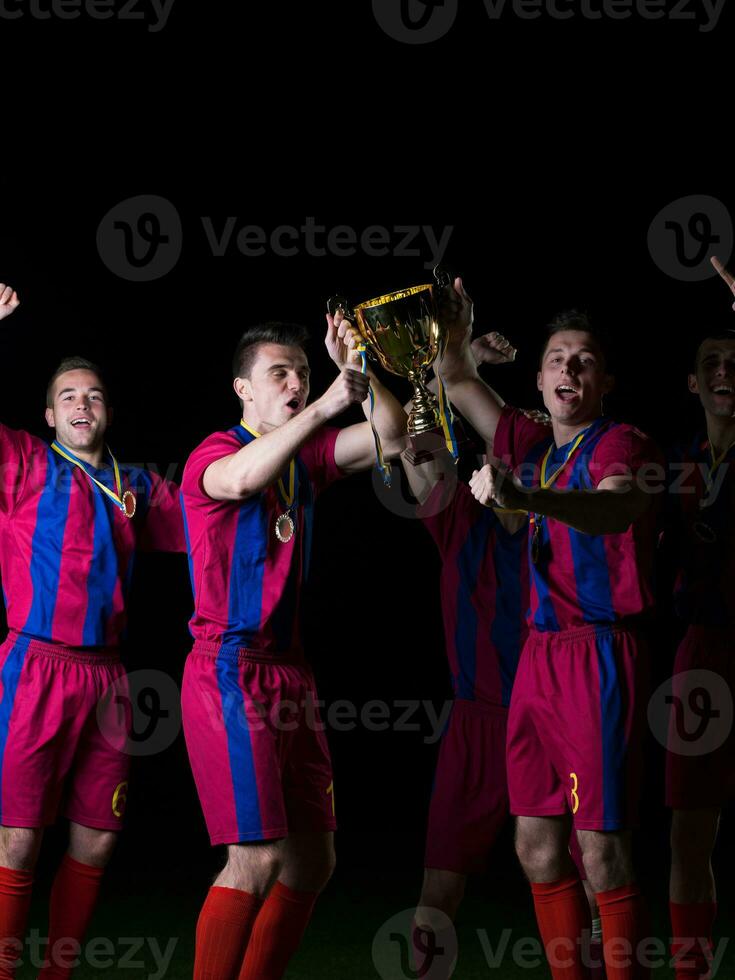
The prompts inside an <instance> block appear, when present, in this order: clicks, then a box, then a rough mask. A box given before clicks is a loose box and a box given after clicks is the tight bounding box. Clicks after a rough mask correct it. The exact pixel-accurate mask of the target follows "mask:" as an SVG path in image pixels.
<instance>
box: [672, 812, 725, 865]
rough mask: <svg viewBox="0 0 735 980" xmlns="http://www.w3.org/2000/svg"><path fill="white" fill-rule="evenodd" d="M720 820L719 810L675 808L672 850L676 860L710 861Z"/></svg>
mask: <svg viewBox="0 0 735 980" xmlns="http://www.w3.org/2000/svg"><path fill="white" fill-rule="evenodd" d="M719 820H720V811H719V810H674V811H673V813H672V815H671V852H672V856H673V859H674V861H677V860H678V861H684V862H687V863H689V862H697V863H699V864H701V863H702V862H709V860H710V858H711V856H712V851H713V850H714V846H715V840H716V838H717V828H718V826H719Z"/></svg>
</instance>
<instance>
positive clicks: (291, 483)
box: [240, 419, 296, 510]
mask: <svg viewBox="0 0 735 980" xmlns="http://www.w3.org/2000/svg"><path fill="white" fill-rule="evenodd" d="M240 425H241V426H242V427H243V429H245V431H246V432H249V433H250V435H251V436H255V438H256V439H260V437H261V436H262V435H263V433H262V432H257V431H256V430H255V429H254V428H253V427H252V426H250V425H248V424H247V422H246V421H245V419H240ZM295 483H296V459H295V458H294V459H292V460H291V462H290V463H289V464H288V492H286V487H285V485H284V483H283V480H282V479H281V477H280V476H279V477H278V490H279V493H280V494H281V499H282V501H283V505H284V507H286V509H287V510H290V509H291V507H292V506H293V498H294V492H295Z"/></svg>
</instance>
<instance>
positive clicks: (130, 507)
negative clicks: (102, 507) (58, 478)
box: [51, 439, 135, 517]
mask: <svg viewBox="0 0 735 980" xmlns="http://www.w3.org/2000/svg"><path fill="white" fill-rule="evenodd" d="M51 448H52V449H53V450H54V452H55V453H58V454H59V456H63V458H64V459H65V460H67V462H69V463H71V464H72V465H73V466H76V467H78V468H79V469H80V470H81V471H82V472H83V473H86V475H87V476H88V477H89V479H90V480H91V481H92V483H94V484H96V485H97V486H98V487H99V488H100V490H101V491H102V492H103V493H106V494H107V496H108V497H109V498H110V500H114V501H115V504H116V505H117V506H118V507H119V508H120V510H121V511H122V512H123V514H125V516H126V517H132V516H133V514H134V513H135V494H134V493H133V491H132V490H126V491H125V493H123V490H122V480H121V479H120V467H119V466H118V465H117V460H116V459H115V457H114V456H113V455H112V450H111V449H110V447H109V446H108V447H107V452H108V453H109V454H110V459H111V460H112V469H113V473H114V474H115V488H116V489H117V493H115V491H114V490H110V488H109V487H106V486H105V484H104V483H102V482H101V481H100V480H98V479H97V478H96V477H94V476H92V474H91V473H90V472H89V470H88V469H87V467H86V466H85V464H84V462H83V461H82V460H81V459H76V458H75V457H74V456H71V455H70V454H69V453H67V452H66V451H65V450H63V449H62V448H61V446H60V445H59V444H58V442H57V441H56V440H55V439H54V441H53V442H52V443H51Z"/></svg>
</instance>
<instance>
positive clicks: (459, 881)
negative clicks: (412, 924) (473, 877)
mask: <svg viewBox="0 0 735 980" xmlns="http://www.w3.org/2000/svg"><path fill="white" fill-rule="evenodd" d="M466 885H467V876H466V875H462V874H457V872H455V871H443V870H440V869H438V868H425V869H424V884H423V888H422V889H421V898H420V899H419V905H418V909H417V912H416V918H417V921H419V920H420V919H421V912H422V909H427V908H428V909H439V911H440V912H443V913H444V914H445V915H447V916H449V918H450V919H452V920H453V919H454V918H455V917H456V915H457V910H458V909H459V906H460V904H461V902H462V899H463V898H464V893H465V888H466Z"/></svg>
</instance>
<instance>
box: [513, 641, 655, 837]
mask: <svg viewBox="0 0 735 980" xmlns="http://www.w3.org/2000/svg"><path fill="white" fill-rule="evenodd" d="M647 688H648V652H647V647H646V644H645V643H644V641H643V639H642V638H641V637H640V636H639V635H638V634H637V633H634V632H631V631H628V630H625V629H623V628H621V627H619V626H611V627H595V626H592V627H582V628H580V629H572V630H563V631H560V632H548V633H541V632H538V631H537V630H531V631H530V633H529V636H528V639H527V640H526V644H525V646H524V648H523V652H522V653H521V659H520V662H519V665H518V672H517V674H516V679H515V683H514V685H513V694H512V696H511V702H510V714H509V716H508V755H507V761H508V789H509V794H510V805H511V812H512V813H514V814H516V815H518V816H530V817H540V816H557V815H561V814H564V813H567V812H571V813H572V814H573V817H574V826H575V828H576V829H577V830H621V829H623V828H625V827H630V826H632V825H633V824H634V823H635V820H636V816H637V810H638V800H639V792H640V777H641V772H640V761H641V756H642V740H643V734H644V731H645V724H646V715H645V710H646V695H647Z"/></svg>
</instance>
